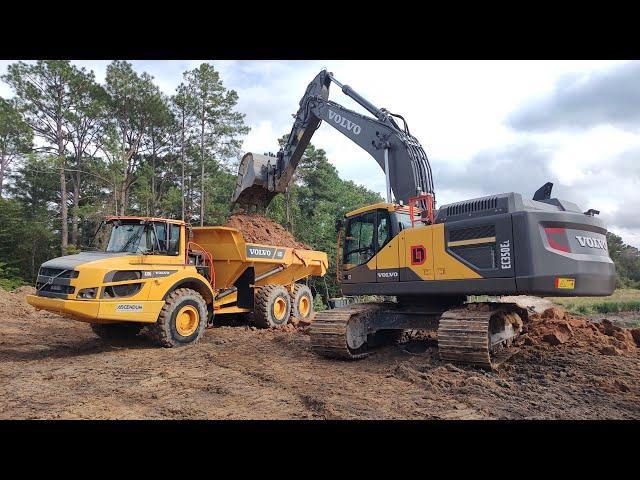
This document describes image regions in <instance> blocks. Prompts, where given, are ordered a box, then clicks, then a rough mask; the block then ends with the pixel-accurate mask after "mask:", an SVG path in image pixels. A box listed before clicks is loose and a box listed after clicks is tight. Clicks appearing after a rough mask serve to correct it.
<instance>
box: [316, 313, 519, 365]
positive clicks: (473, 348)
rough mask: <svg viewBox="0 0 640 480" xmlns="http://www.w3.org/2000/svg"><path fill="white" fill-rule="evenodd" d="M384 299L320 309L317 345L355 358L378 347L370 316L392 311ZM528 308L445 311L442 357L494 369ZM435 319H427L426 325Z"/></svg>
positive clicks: (324, 350) (332, 355) (322, 350)
mask: <svg viewBox="0 0 640 480" xmlns="http://www.w3.org/2000/svg"><path fill="white" fill-rule="evenodd" d="M389 308H390V307H389V305H388V304H385V303H361V304H354V305H349V306H347V307H343V308H338V309H333V310H325V311H323V312H320V313H318V315H317V316H316V319H315V321H314V322H313V323H312V325H311V329H310V334H311V346H312V348H313V350H314V351H315V352H316V353H318V354H320V355H322V356H324V357H330V358H339V359H345V360H357V359H360V358H364V357H366V356H367V355H369V354H370V353H372V351H373V350H374V348H375V342H374V343H373V344H372V343H371V339H372V337H371V335H372V332H371V328H370V322H371V319H372V318H373V317H374V316H375V315H376V314H381V313H384V312H385V311H388V310H389ZM526 315H527V312H526V310H525V309H522V308H520V307H518V306H517V305H515V304H507V303H477V304H468V305H465V306H463V307H459V308H453V309H449V310H446V311H444V312H442V313H441V314H440V318H439V321H438V327H437V332H438V350H439V354H440V358H441V359H442V360H443V361H450V362H454V363H459V364H470V365H474V366H477V367H482V368H489V369H491V368H495V367H497V366H498V365H499V364H500V363H502V362H503V361H505V360H506V359H508V358H509V357H510V356H511V354H513V353H514V350H513V349H511V348H510V347H511V344H512V342H513V340H514V339H515V338H516V337H517V336H518V335H519V334H520V332H521V331H522V327H523V322H524V321H526ZM432 329H433V323H429V322H425V324H424V330H432Z"/></svg>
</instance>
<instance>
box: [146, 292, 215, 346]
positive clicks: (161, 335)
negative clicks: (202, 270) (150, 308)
mask: <svg viewBox="0 0 640 480" xmlns="http://www.w3.org/2000/svg"><path fill="white" fill-rule="evenodd" d="M206 324H207V304H206V302H205V301H204V298H202V295H200V294H199V293H198V292H196V291H195V290H191V289H190V288H178V289H176V290H174V291H173V292H171V293H170V294H169V296H168V297H167V299H166V302H165V304H164V306H163V307H162V310H161V311H160V315H158V321H157V322H156V323H154V324H153V325H151V326H150V327H149V335H150V337H151V339H152V340H153V342H154V343H156V344H157V345H160V346H162V347H179V346H181V345H186V344H188V343H193V342H195V341H197V340H198V339H199V338H200V337H201V336H202V332H203V331H204V328H205V326H206Z"/></svg>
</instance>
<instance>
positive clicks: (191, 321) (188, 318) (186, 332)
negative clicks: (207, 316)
mask: <svg viewBox="0 0 640 480" xmlns="http://www.w3.org/2000/svg"><path fill="white" fill-rule="evenodd" d="M199 323H200V315H199V313H198V310H197V309H196V308H195V307H194V306H192V305H185V306H184V307H182V308H181V309H180V311H179V312H178V314H177V315H176V330H177V331H178V333H179V334H180V335H182V336H183V337H189V336H191V335H193V333H194V332H195V331H196V330H197V329H198V324H199Z"/></svg>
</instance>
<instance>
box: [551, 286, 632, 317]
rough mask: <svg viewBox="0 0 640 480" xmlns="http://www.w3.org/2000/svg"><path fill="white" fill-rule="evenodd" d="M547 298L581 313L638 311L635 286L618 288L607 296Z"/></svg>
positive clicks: (572, 311) (569, 309)
mask: <svg viewBox="0 0 640 480" xmlns="http://www.w3.org/2000/svg"><path fill="white" fill-rule="evenodd" d="M549 300H551V301H552V302H553V303H556V304H558V305H562V306H563V307H564V308H566V309H567V311H568V312H571V313H577V314H581V315H588V314H593V313H619V312H640V290H638V289H635V288H621V289H618V290H616V291H615V292H613V295H611V296H609V297H552V298H549Z"/></svg>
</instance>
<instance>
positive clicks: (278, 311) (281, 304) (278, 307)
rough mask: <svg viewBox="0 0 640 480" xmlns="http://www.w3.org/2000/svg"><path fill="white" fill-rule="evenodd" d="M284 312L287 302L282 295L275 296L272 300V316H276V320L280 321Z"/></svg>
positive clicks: (285, 311)
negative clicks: (274, 299)
mask: <svg viewBox="0 0 640 480" xmlns="http://www.w3.org/2000/svg"><path fill="white" fill-rule="evenodd" d="M286 313H287V302H285V301H284V299H283V298H282V297H278V298H276V301H275V302H273V316H274V317H276V320H278V321H280V320H282V319H283V318H284V315H285V314H286Z"/></svg>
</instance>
